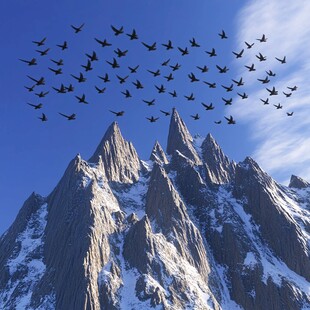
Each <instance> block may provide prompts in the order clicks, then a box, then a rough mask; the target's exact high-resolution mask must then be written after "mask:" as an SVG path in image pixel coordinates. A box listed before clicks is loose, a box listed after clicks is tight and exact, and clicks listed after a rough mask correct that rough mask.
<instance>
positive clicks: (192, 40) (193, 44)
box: [189, 38, 200, 47]
mask: <svg viewBox="0 0 310 310" xmlns="http://www.w3.org/2000/svg"><path fill="white" fill-rule="evenodd" d="M189 43H190V44H191V47H200V45H199V44H198V43H197V42H196V40H195V38H192V39H191V40H189Z"/></svg>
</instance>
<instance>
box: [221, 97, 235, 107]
mask: <svg viewBox="0 0 310 310" xmlns="http://www.w3.org/2000/svg"><path fill="white" fill-rule="evenodd" d="M222 100H223V101H224V102H225V105H231V104H232V101H233V99H232V98H230V99H225V98H223V97H222Z"/></svg>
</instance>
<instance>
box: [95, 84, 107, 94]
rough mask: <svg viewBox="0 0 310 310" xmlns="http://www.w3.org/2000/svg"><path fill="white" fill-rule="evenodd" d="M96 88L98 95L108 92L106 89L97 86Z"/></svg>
mask: <svg viewBox="0 0 310 310" xmlns="http://www.w3.org/2000/svg"><path fill="white" fill-rule="evenodd" d="M95 88H96V90H97V92H98V94H104V92H105V91H106V87H103V88H99V87H98V86H96V85H95Z"/></svg>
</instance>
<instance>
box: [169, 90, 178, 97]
mask: <svg viewBox="0 0 310 310" xmlns="http://www.w3.org/2000/svg"><path fill="white" fill-rule="evenodd" d="M168 94H169V95H171V96H172V97H173V98H176V97H177V96H178V95H177V92H176V91H175V90H174V91H173V92H169V93H168Z"/></svg>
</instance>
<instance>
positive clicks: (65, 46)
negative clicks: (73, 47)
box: [57, 41, 68, 51]
mask: <svg viewBox="0 0 310 310" xmlns="http://www.w3.org/2000/svg"><path fill="white" fill-rule="evenodd" d="M57 46H58V47H60V48H61V50H62V51H64V50H66V49H68V42H67V41H64V43H63V44H57Z"/></svg>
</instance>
